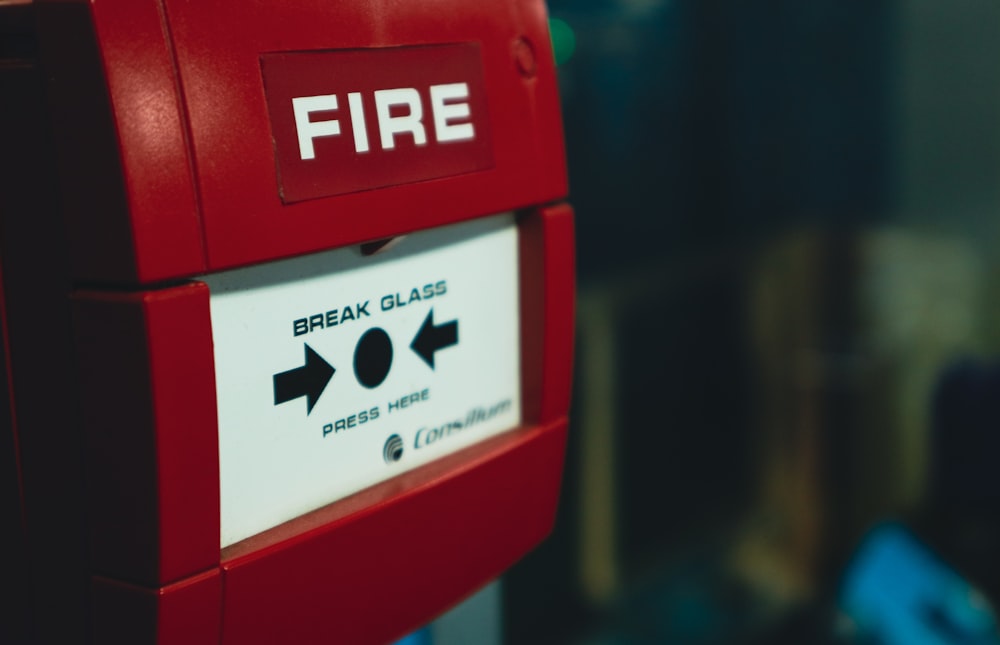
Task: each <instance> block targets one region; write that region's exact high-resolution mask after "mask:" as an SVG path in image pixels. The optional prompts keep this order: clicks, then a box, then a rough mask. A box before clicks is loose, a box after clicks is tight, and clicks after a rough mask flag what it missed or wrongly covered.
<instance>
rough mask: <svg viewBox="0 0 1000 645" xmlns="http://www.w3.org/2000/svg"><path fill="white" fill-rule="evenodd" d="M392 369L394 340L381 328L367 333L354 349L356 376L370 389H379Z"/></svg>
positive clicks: (373, 328)
mask: <svg viewBox="0 0 1000 645" xmlns="http://www.w3.org/2000/svg"><path fill="white" fill-rule="evenodd" d="M390 367H392V340H391V339H390V338H389V334H387V333H385V330H384V329H382V328H381V327H372V328H371V329H369V330H368V331H366V332H365V333H364V334H363V335H362V336H361V340H359V341H358V346H357V347H356V348H355V349H354V375H355V376H357V377H358V382H359V383H361V384H362V385H364V386H365V387H367V388H368V389H371V388H374V387H378V386H379V385H381V384H382V381H384V380H385V377H386V376H388V375H389V368H390Z"/></svg>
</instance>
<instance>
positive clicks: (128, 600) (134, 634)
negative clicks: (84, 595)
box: [92, 569, 222, 645]
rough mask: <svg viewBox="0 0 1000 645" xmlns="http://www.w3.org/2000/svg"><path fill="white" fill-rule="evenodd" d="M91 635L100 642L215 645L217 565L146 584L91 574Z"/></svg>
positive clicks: (218, 625)
mask: <svg viewBox="0 0 1000 645" xmlns="http://www.w3.org/2000/svg"><path fill="white" fill-rule="evenodd" d="M92 590H93V612H94V613H93V617H94V619H93V627H92V629H93V637H94V643H100V644H101V645H218V643H219V639H220V633H219V631H220V629H221V626H222V625H221V611H220V609H221V598H222V577H221V575H220V572H219V570H218V569H212V570H210V571H206V572H204V573H202V574H199V575H196V576H193V577H191V578H188V579H185V580H182V581H180V582H178V583H175V584H172V585H168V586H165V587H161V588H154V589H148V588H144V587H137V586H135V585H130V584H128V583H123V582H119V581H117V580H110V579H107V578H100V577H95V578H94V579H93V584H92Z"/></svg>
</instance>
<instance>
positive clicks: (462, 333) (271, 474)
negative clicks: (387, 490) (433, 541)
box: [201, 215, 521, 547]
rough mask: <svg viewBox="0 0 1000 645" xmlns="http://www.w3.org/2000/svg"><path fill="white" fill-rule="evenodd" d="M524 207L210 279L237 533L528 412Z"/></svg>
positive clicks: (225, 509)
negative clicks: (367, 249)
mask: <svg viewBox="0 0 1000 645" xmlns="http://www.w3.org/2000/svg"><path fill="white" fill-rule="evenodd" d="M517 249H518V240H517V227H516V224H515V222H514V218H513V215H500V216H496V217H491V218H488V219H481V220H475V221H472V222H468V223H464V224H458V225H454V226H449V227H444V228H440V229H434V230H430V231H423V232H420V233H416V234H413V235H410V236H408V237H406V238H403V239H402V240H400V241H399V243H398V244H396V245H395V246H393V247H392V248H387V249H385V250H383V251H381V252H379V253H377V254H375V255H371V256H364V255H362V254H361V252H360V250H359V249H358V248H357V247H352V248H344V249H338V250H335V251H329V252H325V253H320V254H316V255H311V256H308V257H303V258H295V259H292V260H285V261H281V262H274V263H270V264H267V265H262V266H257V267H250V268H246V269H238V270H234V271H229V272H225V273H219V274H214V275H210V276H206V277H203V278H201V279H202V280H203V281H204V282H205V283H206V284H208V286H209V288H210V290H211V314H212V336H213V340H214V343H215V373H216V374H215V375H216V391H217V396H218V410H219V460H220V484H221V491H220V500H221V506H222V535H221V545H222V547H226V546H228V545H230V544H233V543H235V542H238V541H240V540H242V539H244V538H247V537H250V536H251V535H254V534H256V533H259V532H261V531H264V530H266V529H269V528H271V527H274V526H277V525H278V524H281V523H282V522H286V521H288V520H291V519H294V518H295V517H298V516H300V515H302V514H304V513H307V512H309V511H312V510H315V509H317V508H320V507H322V506H325V505H326V504H329V503H331V502H334V501H336V500H338V499H341V498H343V497H346V496H348V495H350V494H352V493H356V492H358V491H360V490H362V489H364V488H367V487H369V486H372V485H373V484H377V483H379V482H381V481H383V480H386V479H389V478H390V477H394V476H396V475H398V474H399V473H401V472H404V471H406V470H410V469H412V468H415V467H417V466H420V465H421V464H425V463H427V462H429V461H432V460H434V459H437V458H439V457H441V456H443V455H446V454H449V453H452V452H455V451H456V450H459V449H461V448H464V447H466V446H469V445H471V444H473V443H476V442H479V441H482V440H484V439H486V438H487V437H490V436H493V435H495V434H497V433H499V432H502V431H504V430H509V429H511V428H514V427H516V426H518V425H519V424H520V422H521V397H520V331H519V325H520V315H519V296H518V284H519V282H518V250H517Z"/></svg>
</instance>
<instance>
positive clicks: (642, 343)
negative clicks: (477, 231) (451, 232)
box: [500, 0, 1000, 645]
mask: <svg viewBox="0 0 1000 645" xmlns="http://www.w3.org/2000/svg"><path fill="white" fill-rule="evenodd" d="M549 7H550V13H551V16H552V18H553V23H552V24H553V41H554V44H555V45H556V56H557V59H558V60H559V80H560V90H561V93H562V100H563V110H564V118H565V130H566V143H567V149H568V154H569V167H570V182H571V199H572V202H573V204H574V206H575V207H576V209H577V215H578V220H577V222H578V223H577V226H578V254H579V257H578V273H579V311H578V338H577V347H578V352H577V363H576V376H575V391H574V403H573V410H572V428H571V439H570V448H569V454H568V462H567V470H566V475H565V480H564V495H563V499H562V506H561V509H560V514H559V518H558V522H557V527H556V531H555V533H554V535H553V536H552V538H551V539H550V540H549V541H547V542H546V543H545V544H544V545H543V546H542V547H541V548H540V549H538V550H537V551H536V552H534V553H532V554H531V555H530V556H528V557H527V558H526V559H525V560H524V561H523V562H522V563H520V564H519V565H518V566H517V567H515V569H513V570H512V571H511V572H510V573H509V574H508V575H507V576H505V577H504V579H503V580H502V583H501V587H502V592H503V596H502V603H501V610H500V611H501V613H502V616H503V626H502V633H503V639H504V642H507V643H516V644H521V643H546V644H557V643H566V644H588V645H589V644H594V645H597V644H605V643H606V644H616V645H617V644H625V643H682V644H685V643H692V644H715V643H718V644H732V643H776V644H782V643H884V644H886V645H891V644H892V643H897V642H900V640H899V639H900V638H901V637H900V634H904V633H910V634H912V633H917V632H916V631H910V632H906V631H905V630H906V629H909V628H911V627H914V626H916V627H919V629H920V630H922V631H920V633H928V634H931V633H932V634H934V638H939V640H923V641H917V642H914V641H912V640H910V641H906V640H904V641H902V642H904V643H908V645H920V644H921V643H924V642H925V643H992V642H995V640H994V638H995V636H996V633H995V631H996V630H995V622H992V618H991V617H992V604H993V603H994V602H995V601H997V600H1000V595H998V590H1000V564H998V561H1000V558H998V555H997V553H1000V475H998V473H1000V468H998V467H997V460H998V458H1000V439H998V437H997V433H998V432H1000V376H998V364H1000V359H998V357H1000V352H998V350H1000V254H998V253H997V252H996V250H995V249H996V248H997V242H998V240H1000V4H997V3H996V2H989V1H986V0H962V1H961V2H932V1H930V0H909V1H905V2H904V1H903V0H897V1H891V2H890V1H888V0H857V1H852V0H771V1H764V0H762V1H759V2H736V1H729V2H725V1H722V0H550V2H549ZM886 522H892V523H893V526H897V527H899V529H900V532H899V533H898V534H893V535H897V536H898V535H905V536H906V538H905V539H906V540H910V541H911V542H912V549H909V550H906V551H905V553H913V554H923V555H920V556H919V557H918V556H917V555H914V556H913V557H912V558H909V559H906V558H903V559H901V560H900V562H896V563H895V564H893V566H892V567H888V565H885V563H884V562H883V561H880V560H878V558H872V557H869V556H867V555H865V554H866V553H872V552H880V551H878V550H877V549H876V550H875V551H872V550H870V549H869V550H867V551H866V550H865V548H866V547H864V546H863V545H866V544H869V545H870V544H871V543H872V542H871V540H873V539H876V538H877V536H879V535H884V534H880V533H877V532H876V533H872V532H871V531H872V530H873V527H877V526H881V525H884V524H885V523H886ZM872 535H875V536H876V538H872V537H871V536H872ZM866 540H868V541H866ZM891 551H892V549H889V551H887V552H891ZM930 562H934V563H936V564H934V565H933V566H931V565H930V564H928V563H930ZM896 565H898V567H901V568H898V567H896ZM886 571H893V572H895V573H892V574H891V575H890V574H886V573H885V572H886ZM900 571H903V572H906V573H905V575H903V574H902V573H899V572H900ZM942 571H947V572H949V573H948V576H951V575H954V576H955V578H954V579H956V580H961V581H962V582H963V584H967V586H968V589H969V590H971V591H969V592H968V593H965V592H963V593H965V595H963V596H961V598H964V599H965V600H962V603H965V604H962V603H959V605H960V606H958V605H956V601H955V600H954V594H952V596H950V597H948V598H945V597H944V596H942V597H941V598H938V597H936V596H934V595H933V593H932V592H931V591H929V592H928V593H929V594H931V595H930V596H927V597H926V598H920V599H918V602H916V601H915V602H916V604H914V605H913V606H912V607H910V606H907V607H902V606H895V605H894V604H893V602H892V601H886V602H885V603H883V604H882V605H879V604H878V603H876V602H874V601H866V602H868V604H863V603H862V604H860V605H859V604H858V603H855V602H846V601H845V600H844V599H845V598H846V597H847V596H850V594H851V593H853V591H852V589H853V587H850V585H848V584H847V583H846V582H845V581H847V580H850V581H855V580H863V581H864V585H862V586H863V587H864V588H865V589H876V590H877V593H875V594H874V595H869V596H864V595H863V594H862V595H858V596H856V597H857V598H861V597H864V598H872V597H884V598H888V599H892V598H898V597H900V594H899V593H898V591H899V589H898V584H899V580H901V579H904V578H905V577H906V576H911V577H912V578H913V579H914V580H917V579H919V580H921V581H924V582H926V581H928V580H937V579H938V578H936V577H934V576H941V575H944V574H942V573H941V572H942ZM848 574H850V576H849V575H848ZM900 576H903V578H900ZM941 579H944V578H941ZM947 579H948V580H951V579H952V578H950V577H948V578H947ZM894 580H895V581H896V582H895V584H896V585H897V586H896V587H893V584H894V582H893V581H894ZM852 584H853V583H852ZM859 584H861V583H859ZM845 585H846V586H845ZM865 585H867V586H865ZM925 586H926V587H927V588H928V589H931V590H934V589H937V588H940V585H934V584H928V585H925ZM849 587H850V588H849ZM858 588H859V589H860V588H861V587H858ZM921 588H924V587H921ZM962 588H963V589H965V588H966V587H962ZM942 593H944V592H943V591H942ZM879 594H881V596H880V595H879ZM970 594H971V595H970ZM851 597H852V598H855V596H851ZM949 598H950V599H949ZM859 602H860V601H859ZM897 604H898V603H897ZM859 607H860V609H859ZM970 608H971V609H970ZM973 610H975V612H979V613H975V612H973ZM859 612H860V613H859ZM962 612H965V613H964V614H963V613H962ZM969 612H973V614H974V615H976V616H985V617H986V618H983V620H980V621H979V622H976V621H971V622H970V621H969V620H965V619H963V618H962V616H968V615H973V614H970V613H969ZM861 614H864V615H861ZM886 617H892V618H891V619H890V618H886ZM893 621H895V622H893ZM963 621H964V622H963ZM973 623H974V624H975V625H978V627H975V628H973V627H969V625H972V624H973ZM976 629H979V630H980V631H979V632H976ZM900 630H903V631H900ZM911 638H915V637H911ZM927 638H928V639H930V638H931V637H930V636H928V637H927Z"/></svg>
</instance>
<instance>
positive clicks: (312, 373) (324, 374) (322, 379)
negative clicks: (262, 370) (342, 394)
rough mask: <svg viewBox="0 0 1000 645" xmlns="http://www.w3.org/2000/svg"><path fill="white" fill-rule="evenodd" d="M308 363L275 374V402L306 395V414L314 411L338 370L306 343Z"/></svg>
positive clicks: (279, 402)
mask: <svg viewBox="0 0 1000 645" xmlns="http://www.w3.org/2000/svg"><path fill="white" fill-rule="evenodd" d="M305 348H306V364H305V365H303V366H302V367H296V368H295V369H293V370H288V371H287V372H281V373H280V374H275V375H274V404H275V405H281V404H282V403H286V402H288V401H292V400H294V399H297V398H299V397H301V396H304V397H306V414H307V415H308V414H309V413H310V412H312V409H313V406H315V405H316V401H318V400H319V397H320V395H321V394H323V390H325V389H326V385H327V383H329V382H330V378H331V377H333V373H334V372H336V371H337V370H335V369H334V368H333V365H330V364H329V363H327V362H326V361H325V360H324V359H323V357H322V356H320V355H319V354H317V353H316V352H315V351H314V350H313V348H312V347H310V346H309V345H305Z"/></svg>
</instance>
